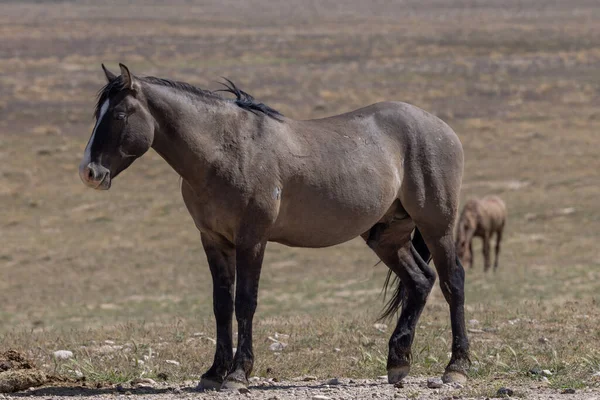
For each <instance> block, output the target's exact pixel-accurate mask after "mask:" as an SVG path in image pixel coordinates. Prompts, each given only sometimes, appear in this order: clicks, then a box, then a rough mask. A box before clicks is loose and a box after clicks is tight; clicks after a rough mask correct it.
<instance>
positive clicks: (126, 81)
mask: <svg viewBox="0 0 600 400" xmlns="http://www.w3.org/2000/svg"><path fill="white" fill-rule="evenodd" d="M119 67H120V68H121V75H122V76H123V87H125V88H127V89H133V86H134V81H135V77H134V76H133V75H132V74H131V72H129V68H127V67H126V66H125V65H123V64H121V63H119Z"/></svg>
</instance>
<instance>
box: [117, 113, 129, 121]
mask: <svg viewBox="0 0 600 400" xmlns="http://www.w3.org/2000/svg"><path fill="white" fill-rule="evenodd" d="M125 118H127V114H125V113H122V112H120V113H116V114H115V119H120V120H123V119H125Z"/></svg>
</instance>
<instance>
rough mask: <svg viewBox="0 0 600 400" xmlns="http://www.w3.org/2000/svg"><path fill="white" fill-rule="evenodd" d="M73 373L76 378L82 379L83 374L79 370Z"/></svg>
mask: <svg viewBox="0 0 600 400" xmlns="http://www.w3.org/2000/svg"><path fill="white" fill-rule="evenodd" d="M73 373H74V374H75V376H76V377H77V378H83V372H81V371H80V370H78V369H76V370H75V371H73Z"/></svg>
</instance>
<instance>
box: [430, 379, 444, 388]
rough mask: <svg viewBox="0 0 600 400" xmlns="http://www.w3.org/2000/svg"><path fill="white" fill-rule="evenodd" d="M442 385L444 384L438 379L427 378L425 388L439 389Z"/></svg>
mask: <svg viewBox="0 0 600 400" xmlns="http://www.w3.org/2000/svg"><path fill="white" fill-rule="evenodd" d="M443 385H444V382H442V380H441V379H440V378H429V379H427V387H428V388H429V389H439V388H441V387H442V386H443Z"/></svg>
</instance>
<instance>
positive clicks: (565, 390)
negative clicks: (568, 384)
mask: <svg viewBox="0 0 600 400" xmlns="http://www.w3.org/2000/svg"><path fill="white" fill-rule="evenodd" d="M561 393H562V394H575V389H573V388H566V389H564V390H563V391H562V392H561Z"/></svg>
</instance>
